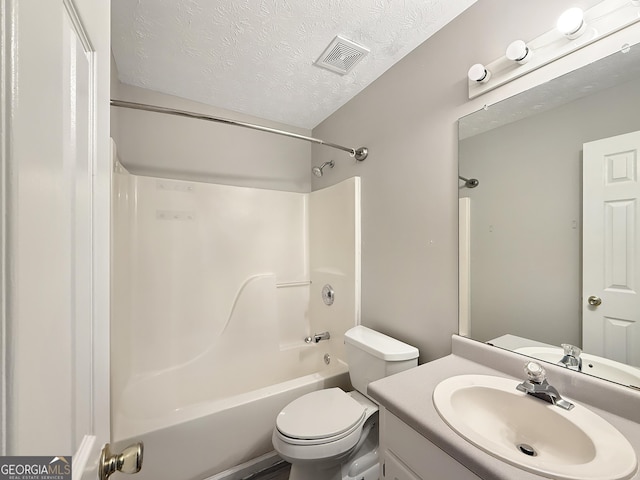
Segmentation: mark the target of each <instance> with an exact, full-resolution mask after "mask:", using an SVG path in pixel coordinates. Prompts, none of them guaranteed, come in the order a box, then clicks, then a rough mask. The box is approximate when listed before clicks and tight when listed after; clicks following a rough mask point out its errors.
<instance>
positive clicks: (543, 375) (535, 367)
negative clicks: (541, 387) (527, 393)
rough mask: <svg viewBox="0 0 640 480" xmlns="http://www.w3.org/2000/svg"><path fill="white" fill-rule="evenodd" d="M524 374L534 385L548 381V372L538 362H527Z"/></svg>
mask: <svg viewBox="0 0 640 480" xmlns="http://www.w3.org/2000/svg"><path fill="white" fill-rule="evenodd" d="M524 373H526V374H527V378H528V379H529V380H530V381H531V382H533V383H542V382H544V381H545V380H546V379H547V372H546V370H545V369H544V368H543V367H542V365H540V364H539V363H536V362H527V363H526V364H525V365H524Z"/></svg>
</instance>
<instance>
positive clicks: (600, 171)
mask: <svg viewBox="0 0 640 480" xmlns="http://www.w3.org/2000/svg"><path fill="white" fill-rule="evenodd" d="M639 156H640V132H634V133H629V134H626V135H619V136H616V137H611V138H606V139H603V140H598V141H596V142H591V143H586V144H584V156H583V289H582V301H583V307H582V311H583V316H582V318H583V327H582V329H583V331H582V335H583V348H584V350H585V351H587V352H589V353H594V354H596V355H600V356H603V357H606V358H610V359H612V360H616V361H619V362H623V363H627V364H630V365H635V366H640V295H639V293H638V288H640V204H639V202H640V181H639V179H638V173H639V172H638V168H639V166H640V165H639V162H640V160H639Z"/></svg>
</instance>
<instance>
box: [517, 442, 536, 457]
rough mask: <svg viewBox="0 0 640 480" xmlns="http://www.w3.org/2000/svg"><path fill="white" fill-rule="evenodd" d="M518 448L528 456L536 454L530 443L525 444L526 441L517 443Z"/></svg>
mask: <svg viewBox="0 0 640 480" xmlns="http://www.w3.org/2000/svg"><path fill="white" fill-rule="evenodd" d="M518 450H520V451H521V452H522V453H524V454H525V455H529V456H530V457H535V456H536V455H538V454H537V453H536V451H535V450H534V448H533V447H532V446H531V445H527V444H526V443H521V444H520V445H518Z"/></svg>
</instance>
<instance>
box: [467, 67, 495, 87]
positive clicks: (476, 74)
mask: <svg viewBox="0 0 640 480" xmlns="http://www.w3.org/2000/svg"><path fill="white" fill-rule="evenodd" d="M467 76H468V77H469V80H471V81H472V82H478V83H487V82H488V81H489V79H490V78H491V72H490V71H489V70H487V69H486V68H485V66H484V65H482V64H481V63H476V64H475V65H471V68H470V69H469V72H468V73H467Z"/></svg>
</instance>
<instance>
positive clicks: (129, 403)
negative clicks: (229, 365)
mask: <svg viewBox="0 0 640 480" xmlns="http://www.w3.org/2000/svg"><path fill="white" fill-rule="evenodd" d="M327 343H328V342H327ZM323 347H324V345H323V344H322V343H321V344H319V345H310V346H304V347H301V348H294V349H288V350H286V351H284V352H281V355H280V357H281V360H282V361H284V362H288V363H289V368H285V369H273V368H272V367H273V365H268V364H265V363H262V365H261V364H255V363H254V364H253V368H250V369H249V370H247V369H244V368H243V370H245V371H244V373H245V374H249V373H251V374H250V375H247V376H242V377H241V378H243V380H242V383H243V385H239V384H238V382H235V381H233V378H235V379H237V378H239V377H238V376H237V372H235V374H232V376H233V378H231V377H230V378H228V379H223V378H217V379H214V378H212V377H211V374H208V375H201V374H200V373H201V372H198V367H197V365H196V364H194V365H191V366H189V367H188V368H187V369H184V368H183V369H179V370H173V371H170V372H163V373H161V374H157V375H151V376H146V377H144V378H138V379H135V380H133V381H131V382H130V383H129V384H128V385H127V386H126V388H125V390H124V392H123V394H122V397H121V398H120V399H119V400H117V401H116V403H117V404H118V405H119V408H117V409H115V410H114V415H113V432H112V438H113V443H114V448H113V449H112V450H113V451H119V450H121V449H122V448H124V447H126V446H127V445H128V444H130V443H133V442H136V441H143V442H144V448H145V450H144V463H143V468H142V471H141V472H140V473H139V474H137V475H136V479H137V480H196V479H203V478H207V477H209V476H212V475H214V474H216V473H220V472H224V471H225V470H228V469H230V468H232V467H234V466H236V465H239V464H241V463H244V462H247V461H249V460H251V459H254V458H256V457H259V456H261V455H263V454H265V453H267V452H270V451H272V450H273V446H272V444H271V433H272V429H273V426H274V424H275V418H276V415H277V414H278V413H279V412H280V410H281V409H282V408H283V407H284V406H285V405H286V404H287V403H289V402H291V401H292V400H294V399H295V398H297V397H299V396H301V395H303V394H305V393H308V392H311V391H314V390H318V389H322V388H329V387H334V386H339V387H342V388H349V380H348V373H347V371H348V370H347V365H346V364H345V363H343V362H342V361H340V360H332V362H331V364H330V365H326V364H325V363H324V361H323V356H324V353H326V351H327V348H323ZM236 366H237V365H236ZM261 366H263V367H264V368H261ZM311 366H313V367H314V368H315V369H316V371H315V372H314V373H310V374H306V375H303V376H299V377H298V378H293V379H290V380H283V379H282V378H280V379H274V377H273V372H282V371H283V370H284V371H289V372H290V373H291V372H295V371H300V370H304V369H308V368H309V367H311ZM188 370H190V371H188ZM221 372H222V375H223V376H224V371H222V370H221ZM268 372H272V374H270V375H269V374H268ZM278 375H280V376H281V375H282V373H279V374H278ZM207 376H208V377H209V378H208V380H207ZM247 378H253V380H254V381H255V382H256V384H257V385H258V386H259V387H257V388H255V389H252V390H250V391H247V392H244V393H237V392H236V393H233V391H234V390H237V389H239V388H240V389H241V387H242V388H247V387H248V385H246V382H247V380H246V379H247ZM274 380H275V381H276V382H278V383H274ZM220 382H222V383H220ZM221 384H222V385H224V384H228V385H229V386H230V387H231V392H232V393H229V394H227V393H224V392H222V390H221V389H220V388H219V386H220V385H221ZM263 385H266V386H263ZM216 386H217V387H216ZM198 387H200V388H198ZM194 392H197V397H194V396H193V393H194ZM214 392H218V393H217V394H216V393H214ZM189 395H191V401H188V397H189ZM207 397H208V398H207Z"/></svg>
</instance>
